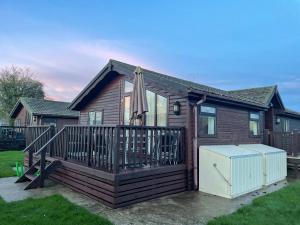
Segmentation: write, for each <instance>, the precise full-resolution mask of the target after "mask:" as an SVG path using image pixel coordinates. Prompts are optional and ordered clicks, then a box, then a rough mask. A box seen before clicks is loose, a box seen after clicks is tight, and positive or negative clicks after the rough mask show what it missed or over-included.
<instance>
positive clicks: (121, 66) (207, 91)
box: [70, 59, 265, 109]
mask: <svg viewBox="0 0 300 225" xmlns="http://www.w3.org/2000/svg"><path fill="white" fill-rule="evenodd" d="M135 69H136V66H133V65H130V64H127V63H123V62H119V61H116V60H112V59H111V60H110V61H109V63H108V64H107V65H106V66H105V67H104V68H103V69H102V70H101V71H100V72H99V73H98V74H97V76H96V77H95V78H94V79H93V80H92V81H91V82H90V83H89V84H88V85H87V86H86V87H85V88H84V89H83V90H82V91H81V92H80V93H79V95H78V96H77V97H76V98H75V99H74V100H73V101H72V103H71V105H70V108H71V109H76V106H77V105H78V104H79V103H80V102H81V101H83V99H84V97H85V96H87V95H88V94H89V92H91V91H92V90H93V88H95V86H96V85H97V83H98V82H100V81H101V80H103V79H104V77H105V76H106V75H107V74H109V72H111V71H115V72H117V73H119V74H128V75H129V74H132V75H133V72H134V70H135ZM143 75H144V79H145V80H150V81H152V82H156V83H157V84H159V85H160V86H164V87H165V88H166V89H171V90H176V91H178V92H181V93H183V94H188V93H193V92H194V93H201V94H204V95H208V96H212V97H216V98H221V99H225V100H229V101H234V102H238V103H241V104H247V105H250V106H255V107H261V108H265V105H264V104H262V103H261V102H260V101H257V100H256V99H252V98H248V97H246V96H243V95H237V94H235V93H231V92H228V91H225V90H221V89H217V88H213V87H209V86H206V85H202V84H199V83H195V82H191V81H187V80H183V79H179V78H176V77H172V76H169V75H166V74H162V73H157V72H154V71H151V70H147V69H144V68H143Z"/></svg>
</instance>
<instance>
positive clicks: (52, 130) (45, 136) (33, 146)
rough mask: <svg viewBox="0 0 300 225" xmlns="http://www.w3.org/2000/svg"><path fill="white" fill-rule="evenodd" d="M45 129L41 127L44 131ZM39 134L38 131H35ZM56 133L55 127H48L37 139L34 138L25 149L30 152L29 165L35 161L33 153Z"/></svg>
mask: <svg viewBox="0 0 300 225" xmlns="http://www.w3.org/2000/svg"><path fill="white" fill-rule="evenodd" d="M43 130H44V129H39V131H40V132H42V131H43ZM35 134H37V133H35ZM54 134H55V127H53V126H50V127H47V129H46V130H45V131H43V132H42V133H41V134H40V135H39V136H38V137H37V138H36V139H35V140H33V141H32V142H31V143H30V144H29V145H28V146H27V147H26V148H25V149H24V150H23V151H24V152H28V155H29V157H28V166H29V167H30V166H31V165H32V163H33V154H34V153H36V152H38V151H39V150H40V149H41V148H42V147H43V146H44V145H45V144H46V143H47V142H48V141H49V140H50V139H51V138H52V137H53V136H54Z"/></svg>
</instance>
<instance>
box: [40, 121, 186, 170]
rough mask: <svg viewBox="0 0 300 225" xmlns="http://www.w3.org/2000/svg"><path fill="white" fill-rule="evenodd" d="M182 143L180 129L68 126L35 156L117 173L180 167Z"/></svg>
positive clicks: (182, 155)
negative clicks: (44, 155)
mask: <svg viewBox="0 0 300 225" xmlns="http://www.w3.org/2000/svg"><path fill="white" fill-rule="evenodd" d="M183 143H184V129H183V128H178V127H146V126H119V125H118V126H79V125H72V126H71V125H70V126H65V127H64V128H63V129H62V130H61V131H60V132H58V133H57V134H56V135H55V136H54V137H53V138H52V139H51V140H50V141H49V142H47V143H46V144H45V145H44V146H43V147H42V148H41V149H40V150H39V151H38V153H37V154H40V153H41V152H46V153H47V154H49V155H51V156H53V157H56V158H60V159H62V160H68V161H71V162H74V163H78V164H81V165H85V166H88V167H92V168H95V169H99V170H103V171H106V172H111V173H118V172H119V171H120V169H121V170H124V169H133V168H145V167H156V166H165V165H174V164H180V163H184V153H183V150H184V146H183ZM50 146H51V148H50Z"/></svg>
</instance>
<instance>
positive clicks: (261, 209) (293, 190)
mask: <svg viewBox="0 0 300 225" xmlns="http://www.w3.org/2000/svg"><path fill="white" fill-rule="evenodd" d="M254 224H255V225H287V224H288V225H296V224H300V182H296V183H293V184H290V185H289V186H287V187H285V188H283V189H281V190H279V191H276V192H273V193H271V194H268V195H265V196H263V197H259V198H257V199H255V200H254V201H253V202H252V204H250V205H248V206H245V207H243V208H241V209H239V210H237V211H236V212H235V213H233V214H231V215H227V216H221V217H219V218H216V219H214V220H212V221H210V222H209V223H208V225H254Z"/></svg>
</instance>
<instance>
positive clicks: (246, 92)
mask: <svg viewBox="0 0 300 225" xmlns="http://www.w3.org/2000/svg"><path fill="white" fill-rule="evenodd" d="M276 91H277V86H276V85H275V86H268V87H257V88H249V89H241V90H233V91H229V93H231V94H235V95H237V96H243V97H246V98H249V99H252V100H254V101H256V102H260V103H261V104H263V105H264V106H265V107H269V104H270V102H271V100H272V98H273V96H274V93H276Z"/></svg>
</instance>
